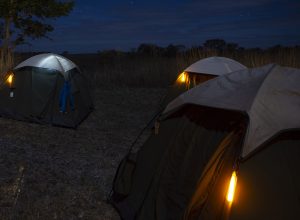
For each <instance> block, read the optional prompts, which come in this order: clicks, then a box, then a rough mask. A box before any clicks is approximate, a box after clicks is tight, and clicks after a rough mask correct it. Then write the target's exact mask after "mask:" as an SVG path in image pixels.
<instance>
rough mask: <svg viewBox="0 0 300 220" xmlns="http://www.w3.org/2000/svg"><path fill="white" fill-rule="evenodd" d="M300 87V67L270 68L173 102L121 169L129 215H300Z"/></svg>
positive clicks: (121, 203) (225, 79) (115, 197)
mask: <svg viewBox="0 0 300 220" xmlns="http://www.w3.org/2000/svg"><path fill="white" fill-rule="evenodd" d="M299 85H300V70H299V69H294V68H288V67H281V66H278V65H267V66H264V67H260V68H254V69H248V70H242V71H238V72H234V73H229V74H227V75H224V76H220V77H218V78H215V79H212V80H210V81H207V82H205V83H203V84H201V85H199V86H196V87H195V88H193V89H191V90H189V91H187V92H186V93H184V94H182V95H181V96H179V97H178V98H177V99H175V100H174V101H172V102H171V103H170V104H169V105H168V106H167V108H166V109H165V111H164V112H163V114H162V115H161V117H160V127H159V131H158V134H157V135H153V136H151V137H150V138H149V139H148V140H147V142H146V143H145V144H144V145H143V146H142V147H141V148H140V150H139V151H138V154H137V162H136V167H135V169H134V170H132V171H131V172H129V170H128V169H127V170H126V169H123V170H125V171H127V173H126V172H120V170H121V169H119V172H118V173H117V176H116V179H115V183H114V189H118V190H119V191H118V192H116V190H114V191H113V193H112V197H111V202H112V203H113V205H114V206H115V207H116V209H117V210H118V211H119V213H120V215H121V217H122V219H125V220H128V219H143V220H144V219H147V220H156V219H199V220H200V219H201V220H202V219H232V220H233V219H249V220H250V219H299V218H300V202H299V198H300V175H299V173H300V160H299V158H300V114H299V112H300V86H299ZM120 168H121V167H120ZM126 184H127V185H126ZM122 187H123V193H120V192H122V190H120V189H122Z"/></svg>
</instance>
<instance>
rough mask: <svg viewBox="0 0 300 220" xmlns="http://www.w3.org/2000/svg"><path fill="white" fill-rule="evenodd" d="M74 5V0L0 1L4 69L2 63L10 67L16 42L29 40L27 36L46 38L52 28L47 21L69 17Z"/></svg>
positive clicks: (0, 59)
mask: <svg viewBox="0 0 300 220" xmlns="http://www.w3.org/2000/svg"><path fill="white" fill-rule="evenodd" d="M73 6H74V1H73V0H69V1H61V0H0V27H2V28H1V29H2V31H1V32H0V39H1V40H0V43H1V47H0V49H1V56H0V65H1V64H2V65H1V66H2V71H3V65H5V66H6V68H11V65H12V60H11V59H12V53H13V51H14V49H15V47H16V46H17V45H19V44H24V43H26V39H27V38H31V39H37V38H42V37H47V33H48V32H50V31H53V27H52V25H50V24H47V23H45V20H47V19H54V18H57V17H61V16H66V15H68V14H69V13H70V12H71V10H72V9H73ZM1 66H0V70H1Z"/></svg>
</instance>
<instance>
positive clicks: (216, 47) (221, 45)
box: [63, 39, 300, 57]
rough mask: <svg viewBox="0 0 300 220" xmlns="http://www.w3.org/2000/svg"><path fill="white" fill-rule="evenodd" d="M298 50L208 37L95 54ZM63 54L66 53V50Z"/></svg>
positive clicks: (166, 55)
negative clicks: (190, 44) (200, 41)
mask: <svg viewBox="0 0 300 220" xmlns="http://www.w3.org/2000/svg"><path fill="white" fill-rule="evenodd" d="M291 49H295V50H300V45H296V46H293V47H287V46H281V45H275V46H272V47H269V48H266V49H262V48H259V47H255V48H244V47H241V46H239V45H238V44H237V43H227V42H226V41H225V40H223V39H210V40H206V41H205V43H203V45H199V46H193V47H189V48H187V47H185V46H184V45H174V44H169V45H168V46H166V47H162V46H158V45H155V44H151V43H143V44H140V45H139V46H138V47H137V48H133V49H131V51H129V52H124V51H120V50H114V49H112V50H102V51H101V50H99V51H97V54H99V55H103V56H118V55H125V54H127V55H130V54H131V55H144V56H164V57H176V56H178V55H182V54H189V53H195V51H198V52H207V53H243V52H255V53H278V52H281V51H282V50H291ZM63 54H68V52H67V51H65V52H63Z"/></svg>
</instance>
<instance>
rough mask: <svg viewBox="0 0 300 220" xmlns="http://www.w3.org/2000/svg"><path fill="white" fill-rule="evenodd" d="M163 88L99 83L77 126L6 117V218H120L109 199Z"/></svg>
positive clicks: (2, 171) (0, 160) (2, 213)
mask: <svg viewBox="0 0 300 220" xmlns="http://www.w3.org/2000/svg"><path fill="white" fill-rule="evenodd" d="M164 93H165V89H159V88H125V87H123V88H117V87H111V88H109V87H105V88H98V89H97V90H96V92H95V106H96V109H95V111H94V112H92V113H91V114H90V115H89V117H88V118H87V119H86V120H85V121H84V122H83V123H82V124H81V125H80V126H79V127H78V128H77V129H76V130H74V129H66V128H60V127H53V126H49V125H39V124H33V123H28V122H20V121H15V120H10V119H5V118H0V132H1V133H0V219H1V220H2V219H4V220H6V219H43V220H44V219H89V220H93V219H101V220H102V219H103V220H105V219H119V216H118V214H117V212H116V211H115V210H114V208H113V207H111V205H109V204H108V203H107V202H106V199H107V196H108V194H109V192H110V190H111V187H112V181H113V177H114V174H115V172H116V169H117V167H118V164H119V162H120V160H121V159H122V158H123V156H124V155H125V154H126V152H127V150H128V147H129V146H130V145H131V143H132V142H133V141H134V139H135V138H136V136H137V135H138V133H139V132H140V130H141V129H142V128H143V127H144V126H145V125H146V124H147V122H148V121H149V120H150V119H151V118H152V116H153V114H154V113H155V111H156V109H157V108H158V103H159V101H160V99H161V98H162V96H163V95H164Z"/></svg>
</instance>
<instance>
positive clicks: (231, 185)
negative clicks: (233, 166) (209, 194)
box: [226, 171, 237, 203]
mask: <svg viewBox="0 0 300 220" xmlns="http://www.w3.org/2000/svg"><path fill="white" fill-rule="evenodd" d="M236 183H237V176H236V172H235V171H233V172H232V175H231V179H230V183H229V186H228V191H227V196H226V200H227V202H229V203H232V202H233V199H234V192H235V188H236Z"/></svg>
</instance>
